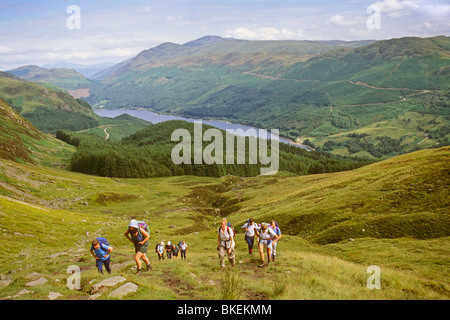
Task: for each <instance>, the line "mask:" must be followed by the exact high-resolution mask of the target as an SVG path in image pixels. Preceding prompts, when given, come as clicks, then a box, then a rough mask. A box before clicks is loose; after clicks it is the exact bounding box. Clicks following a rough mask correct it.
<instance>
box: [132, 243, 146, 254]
mask: <svg viewBox="0 0 450 320" xmlns="http://www.w3.org/2000/svg"><path fill="white" fill-rule="evenodd" d="M147 251H148V241H147V242H146V243H144V244H143V245H138V244H134V252H135V253H138V252H141V253H147Z"/></svg>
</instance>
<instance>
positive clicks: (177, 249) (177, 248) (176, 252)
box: [173, 244, 180, 259]
mask: <svg viewBox="0 0 450 320" xmlns="http://www.w3.org/2000/svg"><path fill="white" fill-rule="evenodd" d="M179 252H180V248H179V247H178V245H176V244H174V245H173V256H174V257H175V259H176V258H178V253H179Z"/></svg>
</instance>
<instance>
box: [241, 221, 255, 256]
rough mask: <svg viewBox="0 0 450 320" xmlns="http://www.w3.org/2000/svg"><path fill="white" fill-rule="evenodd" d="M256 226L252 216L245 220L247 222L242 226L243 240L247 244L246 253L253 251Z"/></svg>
mask: <svg viewBox="0 0 450 320" xmlns="http://www.w3.org/2000/svg"><path fill="white" fill-rule="evenodd" d="M257 227H258V226H257V225H256V223H255V220H254V219H253V218H250V219H248V220H247V222H246V223H245V224H244V225H243V226H242V229H244V231H245V242H247V245H248V254H252V253H253V246H254V244H255V229H256V228H257Z"/></svg>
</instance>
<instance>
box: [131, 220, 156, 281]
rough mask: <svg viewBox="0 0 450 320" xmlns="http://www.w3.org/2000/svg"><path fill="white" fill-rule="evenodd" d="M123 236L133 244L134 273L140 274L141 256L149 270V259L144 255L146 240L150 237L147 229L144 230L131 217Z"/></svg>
mask: <svg viewBox="0 0 450 320" xmlns="http://www.w3.org/2000/svg"><path fill="white" fill-rule="evenodd" d="M130 236H131V237H130ZM125 237H126V238H127V239H128V240H130V241H131V242H132V243H133V244H134V249H135V252H136V255H135V256H134V260H135V261H136V266H137V272H136V274H137V275H141V274H142V268H141V258H142V260H144V262H145V263H146V265H147V271H148V270H151V268H152V267H151V266H150V260H148V257H147V256H146V253H147V250H148V245H149V241H148V240H149V239H150V235H149V234H148V233H147V231H145V230H144V228H143V227H142V226H140V225H139V224H138V222H137V221H136V220H134V219H133V220H131V221H130V223H129V224H128V230H127V231H126V232H125Z"/></svg>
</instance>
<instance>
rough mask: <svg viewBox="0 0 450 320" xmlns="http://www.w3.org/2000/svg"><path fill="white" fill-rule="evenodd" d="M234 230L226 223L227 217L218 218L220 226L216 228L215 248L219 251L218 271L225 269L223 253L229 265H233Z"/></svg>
mask: <svg viewBox="0 0 450 320" xmlns="http://www.w3.org/2000/svg"><path fill="white" fill-rule="evenodd" d="M234 246H235V243H234V231H233V229H232V228H230V227H229V226H228V225H227V219H225V218H222V219H221V220H220V227H219V229H217V250H218V251H219V261H220V267H221V269H220V271H223V270H224V269H225V255H227V256H228V261H230V263H231V266H232V267H234V266H235V253H234Z"/></svg>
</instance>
